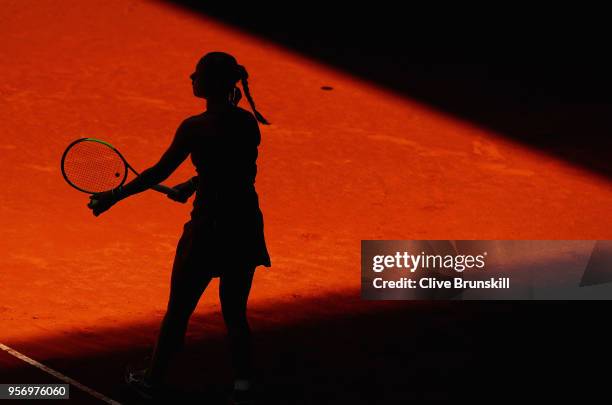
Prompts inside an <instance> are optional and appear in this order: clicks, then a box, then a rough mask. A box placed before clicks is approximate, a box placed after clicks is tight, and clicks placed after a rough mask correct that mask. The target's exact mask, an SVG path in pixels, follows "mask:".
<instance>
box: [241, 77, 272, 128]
mask: <svg viewBox="0 0 612 405" xmlns="http://www.w3.org/2000/svg"><path fill="white" fill-rule="evenodd" d="M238 77H239V79H240V83H242V90H244V95H245V96H246V99H247V101H248V102H249V105H250V106H251V110H253V114H255V118H257V121H259V122H261V123H262V124H264V125H270V123H269V122H268V120H266V119H265V118H264V116H263V115H261V113H260V112H259V111H257V108H255V101H253V97H252V96H251V91H250V90H249V82H248V79H249V74H248V72H247V70H246V69H245V67H244V66H242V65H238ZM236 90H238V93H240V90H239V89H238V88H236ZM234 94H236V91H235V90H234ZM240 97H242V95H240ZM240 97H239V98H238V100H240ZM236 104H238V102H236Z"/></svg>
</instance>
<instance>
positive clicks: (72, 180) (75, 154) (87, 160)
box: [62, 138, 176, 194]
mask: <svg viewBox="0 0 612 405" xmlns="http://www.w3.org/2000/svg"><path fill="white" fill-rule="evenodd" d="M128 170H129V171H131V172H132V173H134V174H135V175H136V176H138V175H139V174H138V172H137V171H136V170H134V168H133V167H132V166H130V164H129V163H128V162H127V160H125V158H124V157H123V155H121V153H119V151H118V150H117V149H115V147H113V145H111V144H109V143H108V142H104V141H101V140H99V139H94V138H81V139H77V140H76V141H74V142H72V143H71V144H70V145H68V147H67V148H66V151H65V152H64V154H63V156H62V175H63V176H64V179H66V182H68V184H70V185H71V186H72V187H74V188H76V189H77V190H79V191H82V192H84V193H88V194H96V193H102V192H105V191H111V190H114V189H116V188H117V187H120V186H122V185H123V183H125V180H126V179H127V175H128ZM151 188H152V189H153V190H155V191H159V192H160V193H164V194H172V193H176V190H174V189H173V188H170V187H166V186H163V185H161V184H158V185H155V186H153V187H151Z"/></svg>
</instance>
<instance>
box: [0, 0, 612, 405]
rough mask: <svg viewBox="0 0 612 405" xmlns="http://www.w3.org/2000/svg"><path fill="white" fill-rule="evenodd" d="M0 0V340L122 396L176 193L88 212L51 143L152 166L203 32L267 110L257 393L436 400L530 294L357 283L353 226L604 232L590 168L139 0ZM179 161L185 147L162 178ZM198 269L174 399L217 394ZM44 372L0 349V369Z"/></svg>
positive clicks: (162, 260) (157, 307)
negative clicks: (390, 298)
mask: <svg viewBox="0 0 612 405" xmlns="http://www.w3.org/2000/svg"><path fill="white" fill-rule="evenodd" d="M58 4H61V7H60V6H58ZM0 8H1V9H2V12H1V13H0V38H2V40H1V44H0V61H1V62H0V77H1V78H2V79H1V80H0V106H1V108H0V133H1V140H0V159H1V161H2V180H3V192H2V193H1V194H0V227H1V232H2V238H1V239H0V248H1V251H2V256H1V257H0V288H1V291H2V295H1V298H0V343H3V344H6V345H8V346H10V347H12V348H14V349H16V350H18V351H20V352H21V353H24V354H26V355H28V356H30V357H32V358H34V359H36V360H38V361H40V362H42V363H44V364H46V365H48V366H50V367H52V368H54V369H56V370H58V371H60V372H62V373H64V374H66V375H68V376H70V377H72V378H75V379H77V380H79V381H80V382H82V383H84V384H86V385H88V386H89V387H91V388H93V389H95V390H97V391H99V392H101V393H103V394H104V395H106V396H109V397H111V398H113V399H115V400H117V401H120V402H129V401H130V400H129V398H128V397H126V396H125V395H126V394H125V393H124V392H123V391H122V389H121V387H120V382H121V372H122V368H123V365H124V364H125V362H126V361H129V360H131V359H133V358H138V357H139V356H140V355H142V354H144V353H146V352H147V350H149V349H150V346H151V345H152V343H153V339H154V336H155V332H156V330H157V327H158V324H159V321H160V320H161V317H162V316H163V313H164V309H165V305H166V300H167V295H168V290H169V276H170V273H169V271H170V265H171V261H172V258H173V254H174V249H175V246H176V243H177V241H178V237H179V236H180V232H181V230H182V226H183V224H184V223H185V222H186V221H187V220H188V215H189V211H190V204H187V205H180V204H177V203H174V202H172V201H170V200H168V199H167V198H165V197H164V196H163V195H161V194H158V193H155V192H153V191H149V192H145V193H142V194H140V195H138V196H136V197H134V198H131V199H129V200H127V201H123V202H121V203H120V204H118V205H117V206H115V207H113V209H112V210H111V211H109V212H108V213H106V214H104V215H102V216H101V217H99V218H95V217H93V216H92V215H91V213H90V212H89V210H88V209H87V208H86V203H87V200H88V199H87V196H86V195H85V194H82V193H79V192H78V191H76V190H74V189H72V188H70V187H69V186H68V185H67V184H66V183H65V182H64V180H63V179H62V177H61V174H60V170H59V160H60V157H61V154H62V152H63V150H64V148H65V146H66V145H67V144H68V143H69V142H70V141H72V140H74V139H76V138H79V137H84V136H91V137H97V138H101V139H104V140H106V141H108V142H111V143H112V144H114V145H116V146H117V147H118V148H119V149H120V150H121V151H122V153H123V154H124V155H125V156H126V157H127V159H128V160H129V161H130V163H131V164H132V165H133V166H134V167H135V168H137V169H144V168H146V167H148V166H149V165H151V164H153V163H155V162H156V161H157V159H158V158H159V156H160V155H161V153H162V152H163V151H164V150H165V148H166V147H167V145H168V144H169V142H170V141H171V139H172V136H173V134H174V131H175V129H176V127H177V126H178V125H179V123H180V122H181V121H182V120H183V119H184V118H186V117H187V116H189V115H194V114H198V113H199V112H201V111H202V108H203V104H202V100H199V99H195V98H194V97H193V96H192V95H191V88H190V81H189V74H190V73H191V72H192V69H193V67H194V65H195V63H196V62H197V60H198V58H199V57H200V56H201V55H202V54H203V53H205V52H208V51H212V50H224V51H227V52H229V53H231V54H234V55H235V56H236V57H237V59H238V60H239V62H240V63H242V64H244V65H245V66H246V67H247V69H248V70H249V72H250V75H251V79H250V84H251V90H252V92H253V95H254V98H255V101H256V103H257V106H258V108H259V109H260V111H261V112H262V113H263V114H264V115H265V116H266V117H267V118H268V119H269V120H270V121H271V122H272V125H271V126H269V127H262V144H261V147H260V157H259V161H258V165H259V172H258V177H257V183H256V187H257V190H258V192H259V195H260V203H261V207H262V211H263V213H264V218H265V235H266V239H267V242H268V247H269V250H270V255H271V259H272V267H271V268H269V269H265V268H263V267H260V268H259V270H258V272H257V274H256V278H255V284H254V288H253V292H252V298H251V301H250V302H251V304H250V314H251V323H252V328H253V329H254V331H255V336H256V344H257V345H258V348H259V351H258V353H259V354H258V358H259V367H260V368H261V370H262V371H261V375H262V380H263V381H264V382H265V383H266V384H267V386H268V387H272V388H271V389H270V391H271V393H270V394H269V398H270V403H294V402H295V403H327V402H328V401H329V402H334V400H337V401H345V400H346V401H347V403H349V402H351V403H367V402H368V401H370V400H371V401H374V400H377V401H382V399H383V398H385V396H386V397H387V398H388V399H389V400H388V402H387V403H403V400H405V399H423V398H425V399H445V398H451V397H453V395H455V394H456V393H457V392H456V391H453V389H452V384H451V381H455V380H454V379H453V378H451V376H452V375H462V376H463V377H464V378H467V377H466V376H465V373H466V370H471V369H472V368H473V369H474V370H476V369H478V370H479V371H478V372H479V373H481V374H482V375H485V374H486V373H485V372H484V371H483V370H482V369H480V368H478V367H476V365H477V364H483V363H482V362H483V361H485V362H486V361H488V360H483V358H485V357H487V356H484V355H483V350H484V349H483V345H484V346H485V347H489V346H488V345H492V344H493V342H492V339H493V338H495V336H493V335H487V334H486V333H489V334H492V333H494V332H493V331H500V329H499V328H502V329H501V330H503V328H512V327H513V326H516V325H522V323H521V321H519V320H517V319H514V320H513V321H511V322H510V324H508V323H506V322H502V321H501V320H500V316H502V317H503V316H506V315H509V314H512V313H516V312H515V311H517V310H518V311H524V312H525V313H527V312H531V310H529V311H528V310H527V306H526V305H525V304H522V305H518V306H511V305H510V304H501V303H498V304H491V306H488V307H487V306H477V305H472V304H468V303H455V304H453V305H451V304H449V303H425V302H418V303H415V302H403V303H400V302H397V303H393V302H380V303H376V302H365V301H361V300H360V297H359V289H360V251H359V249H360V240H362V239H612V217H610V215H609V214H610V206H611V205H612V188H611V187H610V182H609V179H607V178H606V177H604V176H602V175H597V174H594V173H592V172H589V171H587V170H586V169H583V168H580V167H576V166H572V165H570V164H568V163H566V162H564V161H562V160H557V159H555V158H554V157H551V156H549V155H545V154H542V153H540V152H538V151H535V150H531V149H530V148H528V147H527V146H524V145H521V144H517V143H513V142H511V141H510V140H508V139H507V138H505V137H504V134H500V133H494V132H492V131H490V130H487V129H484V128H480V127H479V126H477V124H475V123H471V122H468V121H464V120H462V119H461V118H460V117H456V116H450V115H447V114H444V113H442V112H440V111H436V110H435V109H433V108H432V107H430V106H428V105H424V104H420V103H418V102H416V101H414V100H411V99H410V98H407V97H405V96H403V95H402V96H400V95H398V94H393V93H392V92H390V91H388V90H385V89H382V88H378V87H376V86H375V85H374V84H372V83H367V82H364V81H361V80H360V79H358V78H355V77H352V76H350V75H348V74H346V73H343V72H342V71H338V70H334V69H332V68H329V67H327V66H326V65H325V64H323V63H321V62H316V61H313V60H309V59H306V58H305V57H303V56H300V55H299V54H296V53H292V52H291V51H289V50H286V49H283V48H281V47H279V46H277V45H275V44H274V43H270V42H266V41H264V40H262V39H258V38H256V37H253V36H250V35H248V34H246V33H244V32H241V31H239V30H236V29H234V28H232V27H230V26H225V25H222V24H221V23H219V22H216V21H215V20H213V19H209V18H206V17H203V16H201V15H195V14H190V13H188V12H187V11H185V10H182V9H179V8H175V7H172V6H169V5H168V4H166V3H162V2H156V1H148V2H145V1H118V0H110V1H109V0H105V1H95V0H88V1H86V2H83V1H63V2H61V3H58V2H55V1H42V0H40V1H6V0H2V1H0ZM322 86H331V87H332V88H333V90H331V91H324V90H322V89H321V87H322ZM245 105H246V104H245ZM577 136H579V134H577ZM192 173H193V168H192V166H191V164H190V163H189V162H186V163H185V164H183V166H182V167H181V168H180V169H179V170H178V171H177V172H176V173H175V174H174V175H173V176H172V177H171V179H169V180H168V181H167V182H166V184H169V185H172V184H175V183H178V182H181V181H184V180H185V179H187V178H188V177H189V176H191V175H192ZM239 254H240V247H239V246H236V255H239ZM231 264H232V257H228V258H227V265H228V266H231ZM217 285H218V284H217V283H213V284H212V285H211V286H210V287H209V289H208V291H206V293H205V294H204V296H203V298H202V300H201V301H200V304H199V307H198V309H197V310H196V314H195V315H194V319H193V322H192V324H191V328H190V330H189V334H188V339H189V340H188V341H189V343H188V350H187V351H186V353H185V354H184V355H183V357H181V358H180V359H179V364H178V366H177V367H176V370H177V371H176V373H175V374H174V375H173V376H172V377H171V380H172V381H173V387H174V389H176V392H177V394H176V395H178V396H180V397H181V398H183V400H184V401H185V402H188V401H194V402H198V401H200V402H199V403H204V402H202V401H201V400H202V397H203V396H208V398H213V399H214V398H217V397H219V398H220V397H221V393H220V390H222V389H223V388H219V387H222V386H223V384H227V383H228V382H229V381H230V371H229V369H228V366H227V365H226V364H227V361H226V360H227V350H226V347H225V343H224V341H223V337H224V333H225V332H224V327H223V324H222V321H221V316H220V313H219V306H218V298H217ZM515 305H516V304H515ZM547 305H548V306H546V307H543V306H540V307H538V308H539V309H537V311H539V312H538V313H539V314H541V315H542V316H543V317H544V316H552V318H553V319H556V320H559V319H561V318H560V317H561V315H559V313H560V312H563V311H565V309H567V308H566V307H563V308H565V309H559V308H560V307H559V306H555V307H553V306H552V304H547ZM559 305H561V304H559ZM559 311H560V312H559ZM566 316H577V315H576V314H575V313H569V314H568V313H567V312H566ZM576 319H578V318H576ZM528 322H529V323H530V325H532V326H533V325H536V324H538V323H539V321H538V320H537V319H536V317H535V316H534V317H533V318H531V319H529V320H528ZM482 324H487V325H491V327H492V329H491V330H489V329H487V332H486V333H485V334H484V335H483V333H481V332H483V330H482V329H483V327H482V326H480V325H482ZM565 327H566V326H565V324H562V323H561V322H560V321H559V322H558V323H555V324H553V326H552V328H553V330H555V331H559V332H562V331H563V330H564V328H565ZM508 330H510V329H508ZM477 332H478V333H477ZM500 333H501V332H500ZM549 333H552V332H549ZM500 336H501V335H500ZM489 337H490V338H492V339H489ZM498 337H499V336H498ZM505 343H506V344H509V343H510V342H508V341H506V342H505ZM440 347H443V348H444V349H443V350H440ZM506 360H510V359H506ZM47 381H48V382H54V378H53V377H50V376H48V375H45V374H44V373H42V372H39V371H38V370H35V369H33V368H31V367H30V366H28V365H26V364H25V363H23V362H20V361H18V360H16V359H14V358H12V357H11V356H8V355H7V354H6V353H4V352H0V383H4V382H21V383H25V382H47ZM406 381H409V382H406ZM439 382H445V383H444V384H442V385H441V384H438V383H439ZM280 387H283V388H282V389H281V388H280ZM364 390H365V391H364ZM72 396H73V401H74V402H75V403H89V402H91V403H96V400H95V399H93V398H91V397H90V396H88V395H86V394H83V393H81V392H79V391H78V390H77V389H72ZM211 401H212V399H211ZM394 401H395V402H394ZM336 403H341V402H336ZM381 403H382V402H381Z"/></svg>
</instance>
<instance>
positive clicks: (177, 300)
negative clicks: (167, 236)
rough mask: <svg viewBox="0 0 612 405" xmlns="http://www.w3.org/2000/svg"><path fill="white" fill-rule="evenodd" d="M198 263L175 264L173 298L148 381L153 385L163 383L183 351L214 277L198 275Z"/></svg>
mask: <svg viewBox="0 0 612 405" xmlns="http://www.w3.org/2000/svg"><path fill="white" fill-rule="evenodd" d="M194 266H195V264H190V263H189V262H186V263H184V262H180V261H178V263H177V261H175V266H174V268H173V270H172V283H171V287H170V298H169V300H168V307H167V309H166V314H165V315H164V318H163V320H162V323H161V327H160V330H159V334H158V337H157V342H156V344H155V349H154V350H153V356H152V358H151V366H150V368H149V372H148V378H149V380H150V381H151V382H152V383H161V382H162V380H163V378H164V376H165V374H166V371H167V369H168V365H169V363H170V360H171V359H172V357H173V356H174V354H176V353H177V352H178V351H180V349H182V348H183V345H184V341H185V333H186V332H187V325H188V323H189V318H190V317H191V314H192V313H193V311H194V310H195V308H196V306H197V304H198V301H199V299H200V297H201V296H202V293H203V292H204V290H205V289H206V287H207V286H208V284H209V283H210V280H211V277H202V276H201V275H198V271H197V270H198V269H197V268H194Z"/></svg>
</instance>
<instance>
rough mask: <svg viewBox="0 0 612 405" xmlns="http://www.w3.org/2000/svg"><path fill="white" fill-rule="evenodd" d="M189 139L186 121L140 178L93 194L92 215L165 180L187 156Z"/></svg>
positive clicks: (89, 205) (90, 206)
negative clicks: (114, 188) (157, 159)
mask: <svg viewBox="0 0 612 405" xmlns="http://www.w3.org/2000/svg"><path fill="white" fill-rule="evenodd" d="M190 138H191V130H190V125H189V124H188V122H187V120H186V121H184V122H183V123H182V124H181V125H180V126H179V127H178V129H177V131H176V134H175V135H174V139H173V140H172V143H171V144H170V146H169V147H168V149H167V150H166V151H165V152H164V154H163V155H162V157H161V158H160V159H159V161H158V162H157V163H156V164H155V165H153V166H151V167H150V168H148V169H147V170H144V171H143V172H142V173H141V174H140V176H138V177H136V178H135V179H134V180H132V181H130V182H129V183H128V184H126V185H125V186H123V187H120V188H119V189H116V190H112V191H107V192H104V193H98V194H94V195H92V196H91V197H90V198H91V201H90V203H89V204H88V207H89V208H91V209H92V211H93V214H94V215H95V216H98V215H100V214H101V213H102V212H104V211H106V210H108V209H109V208H110V207H112V206H113V205H114V204H115V203H116V202H118V201H119V200H122V199H124V198H127V197H129V196H131V195H134V194H138V193H140V192H142V191H145V190H147V189H149V188H151V187H152V186H154V185H156V184H159V183H161V182H163V181H164V180H166V179H167V178H168V177H169V176H170V175H171V174H172V173H173V172H174V171H175V170H176V168H177V167H179V166H180V164H181V163H183V162H184V161H185V159H187V156H189V153H190V146H189V145H190Z"/></svg>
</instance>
